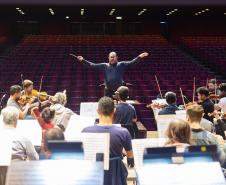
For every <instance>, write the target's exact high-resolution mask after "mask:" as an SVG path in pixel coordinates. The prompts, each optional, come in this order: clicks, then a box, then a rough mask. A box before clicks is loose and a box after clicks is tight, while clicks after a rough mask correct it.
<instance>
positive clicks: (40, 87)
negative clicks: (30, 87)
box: [38, 75, 43, 102]
mask: <svg viewBox="0 0 226 185" xmlns="http://www.w3.org/2000/svg"><path fill="white" fill-rule="evenodd" d="M42 81H43V75H42V77H41V81H40V84H39V90H38V101H39V102H41V101H40V93H41V89H42Z"/></svg>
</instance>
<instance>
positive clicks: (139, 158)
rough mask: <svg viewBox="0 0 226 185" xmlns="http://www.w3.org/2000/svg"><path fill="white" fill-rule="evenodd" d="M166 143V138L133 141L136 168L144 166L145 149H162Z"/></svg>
mask: <svg viewBox="0 0 226 185" xmlns="http://www.w3.org/2000/svg"><path fill="white" fill-rule="evenodd" d="M165 142H166V139H165V138H151V139H133V140H132V146H133V155H134V162H135V167H136V168H138V167H140V166H142V165H143V154H144V149H145V148H150V147H162V146H164V144H165Z"/></svg>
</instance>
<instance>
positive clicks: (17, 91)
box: [7, 85, 30, 119]
mask: <svg viewBox="0 0 226 185" xmlns="http://www.w3.org/2000/svg"><path fill="white" fill-rule="evenodd" d="M21 90H22V88H21V87H20V86H19V85H13V86H11V87H10V97H9V99H8V101H7V107H8V106H12V107H15V108H16V109H18V110H19V119H25V117H26V115H27V113H28V110H29V108H30V103H27V104H26V105H25V106H24V107H21V106H20V105H19V103H18V101H19V99H20V97H21Z"/></svg>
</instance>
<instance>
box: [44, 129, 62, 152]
mask: <svg viewBox="0 0 226 185" xmlns="http://www.w3.org/2000/svg"><path fill="white" fill-rule="evenodd" d="M51 140H65V137H64V133H63V131H62V130H61V129H60V128H51V129H49V130H47V131H46V132H45V133H44V149H45V150H47V149H48V142H49V141H51Z"/></svg>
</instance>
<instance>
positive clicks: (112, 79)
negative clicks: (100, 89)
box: [83, 57, 140, 91]
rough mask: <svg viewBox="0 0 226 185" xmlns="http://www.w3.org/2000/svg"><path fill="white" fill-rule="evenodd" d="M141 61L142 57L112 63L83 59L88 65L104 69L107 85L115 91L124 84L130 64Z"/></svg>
mask: <svg viewBox="0 0 226 185" xmlns="http://www.w3.org/2000/svg"><path fill="white" fill-rule="evenodd" d="M139 61H140V58H139V57H137V58H135V59H133V60H131V61H123V62H117V63H116V64H113V65H112V64H110V63H99V64H95V63H92V62H89V61H87V60H83V62H84V63H85V64H86V65H88V66H90V67H93V68H96V69H99V70H101V71H103V72H104V81H105V85H106V87H107V88H108V89H110V90H114V91H115V90H117V88H118V87H119V86H121V85H122V84H123V72H124V69H125V68H126V67H127V66H129V65H130V64H135V63H138V62H139Z"/></svg>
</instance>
